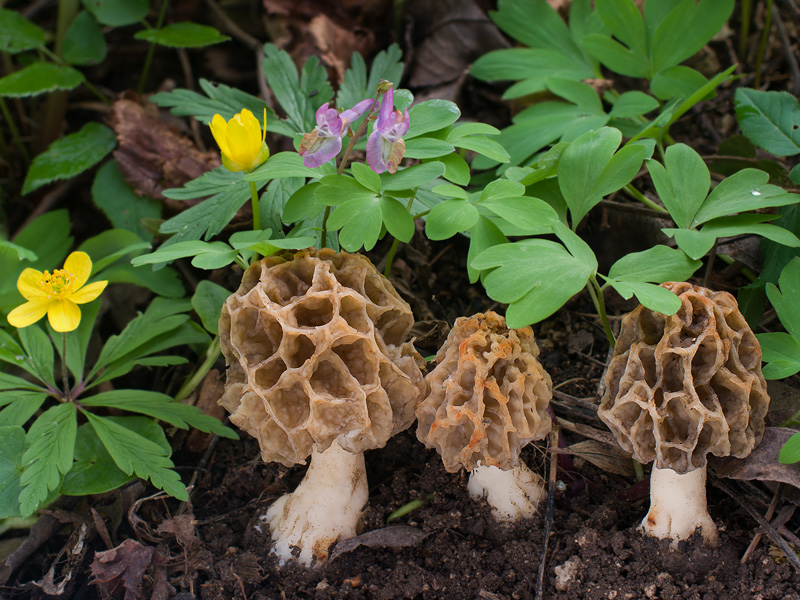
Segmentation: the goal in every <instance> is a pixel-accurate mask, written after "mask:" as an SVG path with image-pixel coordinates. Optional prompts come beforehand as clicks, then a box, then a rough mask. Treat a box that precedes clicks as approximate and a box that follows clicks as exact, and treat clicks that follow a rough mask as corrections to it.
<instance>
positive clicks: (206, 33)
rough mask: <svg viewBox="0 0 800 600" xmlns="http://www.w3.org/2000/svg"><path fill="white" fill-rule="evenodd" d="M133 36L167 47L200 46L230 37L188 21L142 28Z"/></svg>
mask: <svg viewBox="0 0 800 600" xmlns="http://www.w3.org/2000/svg"><path fill="white" fill-rule="evenodd" d="M133 37H134V38H136V39H137V40H144V41H145V42H151V43H153V44H160V45H161V46H167V47H168V48H200V47H202V46H211V45H213V44H219V43H220V42H227V41H228V40H229V39H231V38H229V37H228V36H227V35H222V34H221V33H220V32H219V31H217V30H216V29H215V28H214V27H209V26H208V25H199V24H197V23H190V22H188V21H184V22H181V23H172V24H171V25H167V26H166V27H162V28H161V29H144V30H142V31H139V32H137V33H136V35H134V36H133Z"/></svg>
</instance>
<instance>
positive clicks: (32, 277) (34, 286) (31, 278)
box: [15, 267, 47, 327]
mask: <svg viewBox="0 0 800 600" xmlns="http://www.w3.org/2000/svg"><path fill="white" fill-rule="evenodd" d="M42 277H44V273H42V272H41V271H37V270H36V269H31V268H30V267H29V268H27V269H25V270H24V271H23V272H22V273H20V276H19V279H17V289H18V290H19V293H20V294H22V297H23V298H25V300H36V299H38V298H46V297H47V292H46V291H45V290H43V289H42ZM39 318H40V319H41V317H39ZM15 327H16V325H15ZM23 327H24V325H23Z"/></svg>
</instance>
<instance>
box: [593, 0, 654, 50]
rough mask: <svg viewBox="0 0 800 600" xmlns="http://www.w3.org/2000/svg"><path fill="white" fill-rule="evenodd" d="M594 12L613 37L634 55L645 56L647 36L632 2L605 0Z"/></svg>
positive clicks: (631, 0)
mask: <svg viewBox="0 0 800 600" xmlns="http://www.w3.org/2000/svg"><path fill="white" fill-rule="evenodd" d="M595 10H596V11H597V14H598V16H599V17H600V18H601V19H602V21H603V24H604V25H605V26H606V27H608V29H609V30H610V31H611V33H613V34H614V36H615V37H616V38H617V39H618V40H620V41H621V42H623V43H624V44H625V45H626V46H628V48H630V49H631V50H633V51H634V52H635V53H637V54H639V55H641V56H646V55H647V36H646V34H645V29H644V19H643V17H642V13H640V12H639V9H638V8H636V5H635V4H634V3H633V0H605V1H604V2H598V3H597V5H596V7H595Z"/></svg>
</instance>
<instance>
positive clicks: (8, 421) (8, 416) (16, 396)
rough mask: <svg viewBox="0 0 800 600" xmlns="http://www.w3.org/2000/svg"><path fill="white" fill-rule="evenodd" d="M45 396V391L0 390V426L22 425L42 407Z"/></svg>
mask: <svg viewBox="0 0 800 600" xmlns="http://www.w3.org/2000/svg"><path fill="white" fill-rule="evenodd" d="M47 396H48V393H47V392H34V391H29V390H9V391H5V392H0V406H5V408H3V410H0V427H2V426H7V425H19V426H20V427H22V426H23V425H25V423H27V422H28V420H29V419H30V418H31V417H32V416H33V415H35V414H36V412H37V411H38V410H39V409H40V408H41V407H42V404H44V401H45V400H47ZM0 481H1V480H0Z"/></svg>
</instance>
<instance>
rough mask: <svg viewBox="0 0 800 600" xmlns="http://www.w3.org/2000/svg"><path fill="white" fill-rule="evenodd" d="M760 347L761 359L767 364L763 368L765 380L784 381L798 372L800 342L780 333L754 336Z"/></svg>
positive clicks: (799, 369)
mask: <svg viewBox="0 0 800 600" xmlns="http://www.w3.org/2000/svg"><path fill="white" fill-rule="evenodd" d="M756 338H758V343H759V344H760V345H761V357H762V359H763V360H764V362H768V363H769V364H768V365H767V366H766V367H764V369H763V374H764V378H766V379H784V378H785V377H790V376H791V375H794V374H795V373H797V372H798V371H800V341H798V340H797V339H795V338H794V337H792V336H791V335H789V334H788V333H783V332H782V331H779V332H775V333H758V334H756Z"/></svg>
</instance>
